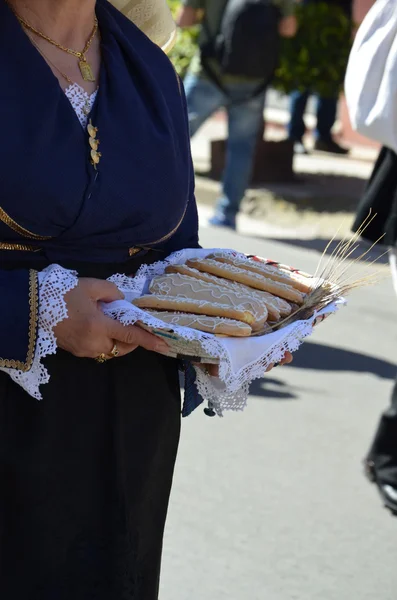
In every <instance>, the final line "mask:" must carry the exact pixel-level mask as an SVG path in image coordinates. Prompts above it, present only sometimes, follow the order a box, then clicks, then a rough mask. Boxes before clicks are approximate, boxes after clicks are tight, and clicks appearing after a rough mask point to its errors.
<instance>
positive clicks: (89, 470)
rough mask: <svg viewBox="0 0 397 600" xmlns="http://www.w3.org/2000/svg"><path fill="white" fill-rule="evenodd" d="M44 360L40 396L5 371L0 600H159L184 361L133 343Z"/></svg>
mask: <svg viewBox="0 0 397 600" xmlns="http://www.w3.org/2000/svg"><path fill="white" fill-rule="evenodd" d="M145 262H146V261H145ZM74 266H75V267H78V268H79V271H80V272H82V271H84V274H86V275H87V274H90V275H91V276H93V277H106V276H107V275H109V274H110V273H111V272H117V271H118V272H120V270H122V271H124V272H126V271H128V269H126V268H125V265H124V267H123V268H122V267H120V266H119V265H117V266H116V265H114V266H109V265H108V266H107V267H106V268H105V269H104V267H95V268H93V267H91V266H87V265H86V266H84V268H81V267H82V266H81V265H74ZM136 266H137V264H136V261H135V262H134V263H133V264H132V265H131V266H130V267H129V272H131V269H132V268H133V269H134V270H135V268H136ZM46 366H47V368H48V370H49V373H50V374H51V380H50V382H49V383H48V384H47V385H45V386H43V387H42V394H43V400H41V401H37V400H34V399H33V398H31V397H30V396H28V395H27V394H26V393H25V392H24V391H23V390H22V389H21V388H20V387H19V386H18V385H16V384H15V383H13V382H12V381H11V379H10V378H9V377H8V376H7V375H6V374H5V373H0V598H2V599H3V598H4V600H22V599H23V600H72V599H73V600H91V599H92V600H157V598H158V589H159V574H160V560H161V548H162V539H163V531H164V524H165V518H166V513H167V506H168V499H169V494H170V489H171V482H172V476H173V469H174V463H175V458H176V452H177V446H178V441H179V431H180V392H179V378H178V365H177V362H176V361H175V360H173V359H168V358H165V357H162V356H160V355H158V354H155V353H150V352H147V351H145V350H143V349H137V350H136V351H134V352H132V353H131V354H129V355H128V356H125V357H123V358H119V359H116V360H112V361H109V362H107V363H105V364H102V365H101V364H98V363H96V362H95V361H94V360H91V359H81V358H75V357H74V356H72V355H71V354H68V353H66V352H63V351H58V353H57V354H56V355H55V356H52V357H49V358H48V359H47V360H46Z"/></svg>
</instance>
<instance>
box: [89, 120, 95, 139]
mask: <svg viewBox="0 0 397 600" xmlns="http://www.w3.org/2000/svg"><path fill="white" fill-rule="evenodd" d="M87 131H88V134H89V136H90V137H92V138H96V134H97V133H98V128H97V127H94V126H93V124H92V121H91V120H90V122H89V123H88V126H87Z"/></svg>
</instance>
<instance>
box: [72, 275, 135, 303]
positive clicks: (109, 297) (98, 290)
mask: <svg viewBox="0 0 397 600" xmlns="http://www.w3.org/2000/svg"><path fill="white" fill-rule="evenodd" d="M81 281H82V282H83V280H81ZM83 285H87V286H88V287H89V294H90V297H91V299H92V300H95V301H96V302H114V301H115V300H123V298H124V294H123V292H120V290H119V289H118V287H117V286H116V285H115V284H114V283H110V281H102V280H101V279H86V280H84V284H83Z"/></svg>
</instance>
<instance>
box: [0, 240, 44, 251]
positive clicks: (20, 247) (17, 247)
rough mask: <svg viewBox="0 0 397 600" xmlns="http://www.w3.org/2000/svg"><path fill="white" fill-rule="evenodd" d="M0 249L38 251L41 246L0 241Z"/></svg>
mask: <svg viewBox="0 0 397 600" xmlns="http://www.w3.org/2000/svg"><path fill="white" fill-rule="evenodd" d="M0 250H18V251H20V252H40V250H41V248H36V247H35V246H27V245H26V244H14V243H11V242H10V243H8V242H0Z"/></svg>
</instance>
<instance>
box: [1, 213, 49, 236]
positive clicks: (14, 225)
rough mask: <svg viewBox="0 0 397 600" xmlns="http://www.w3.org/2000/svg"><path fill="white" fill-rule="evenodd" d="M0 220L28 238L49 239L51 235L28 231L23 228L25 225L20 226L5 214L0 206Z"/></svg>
mask: <svg viewBox="0 0 397 600" xmlns="http://www.w3.org/2000/svg"><path fill="white" fill-rule="evenodd" d="M0 221H2V222H3V223H4V224H5V225H7V227H9V228H10V229H12V230H13V231H15V233H18V234H19V235H21V236H22V237H26V238H30V239H32V240H50V239H51V236H44V235H37V234H36V233H33V232H32V231H29V229H25V227H22V225H18V223H17V222H16V221H14V219H12V218H11V217H10V215H9V214H7V213H6V211H5V210H4V209H3V208H1V206H0Z"/></svg>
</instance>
